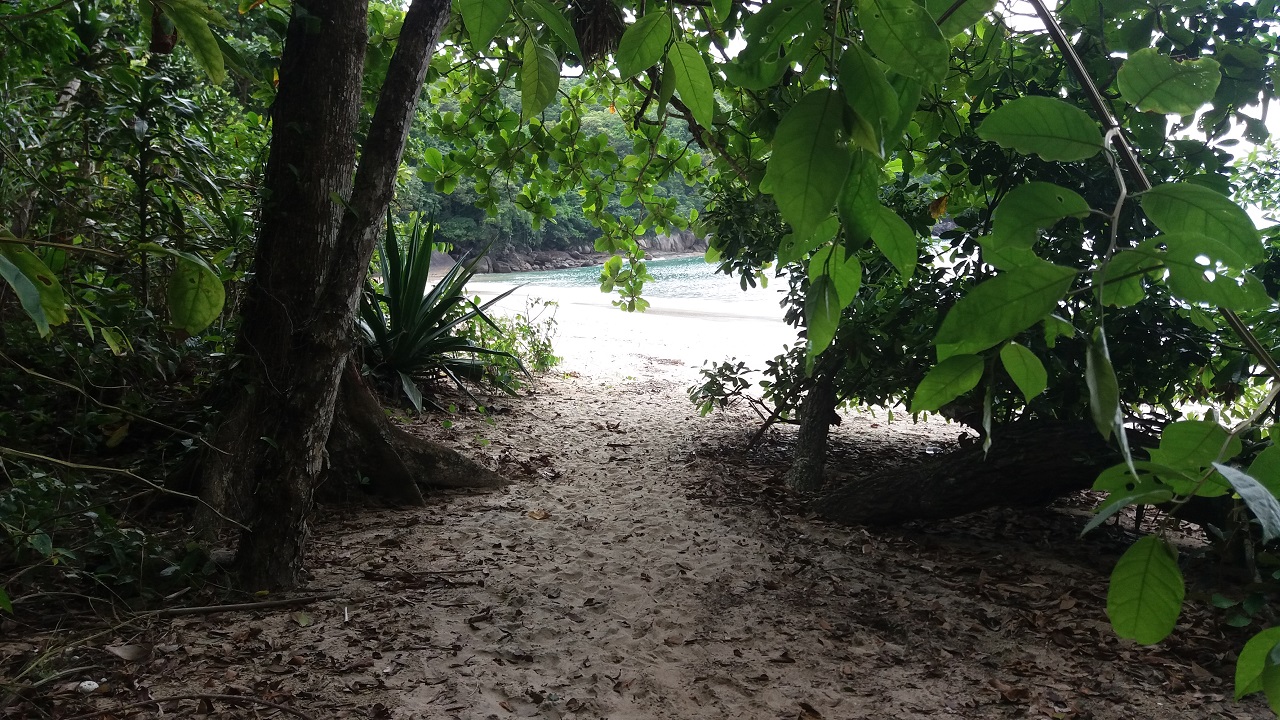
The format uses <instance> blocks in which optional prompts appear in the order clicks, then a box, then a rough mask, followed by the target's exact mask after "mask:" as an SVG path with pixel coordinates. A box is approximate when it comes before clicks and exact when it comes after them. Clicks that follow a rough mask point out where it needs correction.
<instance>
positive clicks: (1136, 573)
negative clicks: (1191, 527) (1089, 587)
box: [1107, 535, 1186, 645]
mask: <svg viewBox="0 0 1280 720" xmlns="http://www.w3.org/2000/svg"><path fill="white" fill-rule="evenodd" d="M1185 596H1186V586H1185V585H1184V583H1183V581H1182V571H1181V570H1179V569H1178V561H1177V559H1176V556H1175V555H1174V550H1173V548H1172V547H1170V546H1169V544H1168V543H1167V542H1165V540H1164V538H1161V537H1158V536H1156V535H1148V536H1146V537H1144V538H1142V539H1141V540H1138V542H1136V543H1134V544H1133V545H1132V546H1131V547H1130V548H1129V549H1128V550H1127V551H1126V552H1125V554H1124V555H1123V556H1121V558H1120V561H1119V562H1117V563H1116V568H1115V570H1113V571H1112V572H1111V586H1110V587H1109V588H1108V589H1107V616H1108V617H1110V618H1111V627H1112V628H1114V629H1115V631H1116V634H1117V635H1119V636H1120V637H1122V638H1131V639H1133V640H1136V641H1138V642H1139V643H1140V644H1142V645H1152V644H1155V643H1158V642H1160V641H1161V640H1163V639H1165V638H1166V637H1168V635H1169V633H1171V632H1173V627H1174V625H1176V624H1177V623H1178V615H1179V614H1181V613H1182V600H1183V598H1184V597H1185Z"/></svg>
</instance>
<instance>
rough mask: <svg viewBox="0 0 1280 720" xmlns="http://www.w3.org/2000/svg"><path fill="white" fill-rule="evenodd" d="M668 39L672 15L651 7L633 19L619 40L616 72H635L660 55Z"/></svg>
mask: <svg viewBox="0 0 1280 720" xmlns="http://www.w3.org/2000/svg"><path fill="white" fill-rule="evenodd" d="M669 42H671V16H670V15H668V14H667V13H666V12H664V11H653V12H650V13H649V14H648V15H645V16H644V17H642V18H640V19H639V20H637V21H635V22H634V23H633V24H632V25H631V27H629V28H627V30H626V32H624V33H622V39H621V40H619V41H618V52H617V54H616V57H617V60H618V74H619V75H621V76H622V79H624V80H625V79H627V78H629V77H631V76H633V75H638V74H640V73H642V72H644V71H645V70H648V69H649V68H651V67H653V66H654V65H655V64H656V63H657V62H658V61H659V60H661V59H662V55H663V53H665V52H666V50H667V43H669Z"/></svg>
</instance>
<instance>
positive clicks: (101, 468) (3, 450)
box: [0, 445, 249, 530]
mask: <svg viewBox="0 0 1280 720" xmlns="http://www.w3.org/2000/svg"><path fill="white" fill-rule="evenodd" d="M0 455H13V456H14V457H20V458H24V459H27V460H35V461H37V462H46V463H51V464H53V465H61V466H62V467H65V468H70V469H72V470H89V471H91V472H104V473H110V474H112V475H123V476H124V477H127V478H129V479H131V480H136V481H138V482H140V483H143V484H145V485H147V486H149V487H151V488H153V489H155V490H158V491H160V492H162V493H164V494H166V495H173V496H176V497H180V498H185V499H187V500H192V501H195V502H197V503H200V504H201V505H204V506H205V507H207V508H209V510H210V511H212V512H213V513H214V514H215V515H217V516H218V517H219V518H221V519H222V520H224V521H226V522H227V523H229V524H231V525H235V526H236V527H238V528H241V529H244V530H248V529H249V528H247V527H245V526H244V524H242V523H240V522H237V521H235V520H232V519H231V518H229V517H227V516H226V515H223V514H222V513H221V512H219V511H218V509H217V508H215V507H213V506H212V505H210V504H208V503H206V502H205V501H204V500H202V499H201V498H199V497H197V496H195V495H192V494H190V493H184V492H182V491H181V490H174V489H173V488H167V487H165V486H163V485H160V484H158V483H156V482H154V481H152V480H148V479H146V478H144V477H142V476H141V475H138V474H137V473H134V472H130V471H128V470H125V469H123V468H113V467H107V466H105V465H86V464H84V463H75V462H71V461H69V460H59V459H57V458H52V457H49V456H48V455H40V454H39V453H31V452H26V451H24V450H15V449H13V448H11V447H5V446H3V445H0Z"/></svg>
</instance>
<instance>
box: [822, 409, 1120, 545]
mask: <svg viewBox="0 0 1280 720" xmlns="http://www.w3.org/2000/svg"><path fill="white" fill-rule="evenodd" d="M993 437H994V442H993V443H992V445H991V451H990V452H989V453H986V454H985V455H984V453H983V451H982V446H981V445H979V444H975V445H974V446H972V447H965V448H960V449H958V450H954V451H952V452H949V453H946V454H945V455H941V456H938V457H936V458H930V459H929V460H926V461H925V462H923V463H921V464H919V465H916V466H906V467H902V468H896V469H891V470H888V471H884V472H878V473H876V474H872V475H867V476H864V477H861V478H858V479H856V480H854V481H853V482H850V483H849V484H848V485H845V486H843V487H841V488H840V489H838V490H836V491H835V492H833V493H831V494H830V495H827V496H825V497H823V498H821V499H819V500H816V501H814V503H813V508H814V509H815V510H816V511H817V512H819V513H821V514H822V515H825V516H826V517H829V518H831V519H833V520H837V521H839V522H844V523H849V524H852V525H887V524H894V523H900V522H904V521H907V520H940V519H943V518H952V517H958V516H960V515H965V514H968V513H971V512H975V511H978V510H984V509H986V508H989V507H998V506H1004V507H1019V506H1033V505H1043V504H1045V503H1048V502H1049V501H1051V500H1053V499H1055V498H1058V497H1061V496H1063V495H1066V494H1068V493H1071V492H1074V491H1077V490H1083V489H1085V488H1088V487H1091V486H1092V485H1093V481H1094V480H1096V479H1097V477H1098V473H1099V472H1101V471H1102V470H1104V469H1106V468H1108V467H1110V466H1111V465H1114V464H1115V463H1117V462H1119V461H1120V454H1119V452H1118V451H1116V450H1115V449H1114V448H1112V447H1111V446H1110V445H1109V444H1108V443H1106V442H1105V441H1103V439H1102V437H1101V436H1100V435H1099V434H1098V431H1097V429H1096V428H1094V426H1093V425H1092V424H1090V423H1061V422H1049V421H1036V420H1029V421H1020V422H1014V423H1011V424H1009V425H1005V426H1003V427H999V428H996V430H995V433H994V435H993Z"/></svg>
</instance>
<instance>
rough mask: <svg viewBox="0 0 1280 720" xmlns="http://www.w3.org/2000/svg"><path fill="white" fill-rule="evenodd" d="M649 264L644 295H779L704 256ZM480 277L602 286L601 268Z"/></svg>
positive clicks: (739, 297)
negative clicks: (723, 270)
mask: <svg viewBox="0 0 1280 720" xmlns="http://www.w3.org/2000/svg"><path fill="white" fill-rule="evenodd" d="M645 266H646V267H647V268H648V269H649V274H650V275H652V276H653V278H654V279H653V280H652V281H650V282H647V283H645V286H644V294H645V296H646V297H666V298H692V299H702V300H718V301H726V300H728V301H733V300H743V299H751V300H759V299H763V298H770V299H772V298H777V297H778V295H777V293H776V292H775V290H774V289H773V287H772V285H771V287H770V289H768V290H762V289H761V288H759V287H756V288H751V287H749V286H748V290H747V291H746V292H744V291H743V290H742V287H741V285H739V282H738V278H737V277H730V276H728V275H724V274H717V273H716V266H715V265H712V264H710V263H708V262H706V261H705V260H703V259H702V258H701V257H687V258H671V259H668V260H649V261H646V262H645ZM624 268H625V263H624ZM476 280H477V281H480V282H502V283H512V284H517V285H521V284H523V285H531V286H548V287H560V288H597V287H599V285H600V267H599V266H595V267H584V268H571V269H569V270H539V271H537V272H522V273H503V274H501V275H478V276H476ZM779 287H781V285H779Z"/></svg>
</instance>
